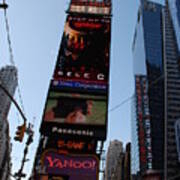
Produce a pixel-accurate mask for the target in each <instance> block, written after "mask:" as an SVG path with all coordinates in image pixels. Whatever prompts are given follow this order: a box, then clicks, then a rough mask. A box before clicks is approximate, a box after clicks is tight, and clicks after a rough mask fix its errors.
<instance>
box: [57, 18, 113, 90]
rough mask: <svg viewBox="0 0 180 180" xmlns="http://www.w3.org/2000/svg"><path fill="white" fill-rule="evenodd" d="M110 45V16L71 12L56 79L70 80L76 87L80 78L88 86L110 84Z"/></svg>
mask: <svg viewBox="0 0 180 180" xmlns="http://www.w3.org/2000/svg"><path fill="white" fill-rule="evenodd" d="M109 46H110V19H109V18H107V19H105V18H95V17H94V18H89V17H81V16H77V15H76V16H71V15H69V16H68V17H67V21H66V24H65V28H64V33H63V37H62V41H61V46H60V51H59V55H58V59H57V64H56V68H55V73H54V80H56V81H57V80H62V81H69V86H70V87H72V86H73V88H76V84H73V82H77V81H78V82H81V83H83V82H84V83H85V84H86V85H87V84H88V83H93V84H98V83H100V85H102V86H104V85H107V82H108V77H109ZM71 84H73V85H71ZM82 86H83V85H82ZM92 86H93V85H92ZM78 88H79V87H78ZM103 88H104V87H103Z"/></svg>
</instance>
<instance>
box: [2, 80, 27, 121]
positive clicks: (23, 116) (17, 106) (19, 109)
mask: <svg viewBox="0 0 180 180" xmlns="http://www.w3.org/2000/svg"><path fill="white" fill-rule="evenodd" d="M0 88H1V89H2V90H3V91H4V92H5V93H6V95H7V96H8V97H9V98H10V99H11V101H12V102H13V103H14V105H15V106H16V108H17V109H18V111H19V113H20V114H21V117H22V118H23V120H24V123H26V122H27V119H26V117H25V115H24V114H23V112H22V110H21V108H20V107H19V105H18V103H17V102H16V101H15V99H14V98H13V96H12V95H11V94H10V93H9V91H8V90H7V89H6V88H5V87H4V86H3V85H2V83H1V82H0Z"/></svg>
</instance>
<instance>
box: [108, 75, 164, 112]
mask: <svg viewBox="0 0 180 180" xmlns="http://www.w3.org/2000/svg"><path fill="white" fill-rule="evenodd" d="M163 77H164V74H162V75H161V76H159V77H158V78H157V79H155V80H154V81H153V82H151V84H150V85H149V88H151V86H153V85H154V84H155V83H157V82H158V81H159V80H161V79H162V78H163ZM133 98H134V95H132V96H130V97H128V98H127V99H125V100H124V101H122V102H120V103H119V104H117V105H116V106H114V107H113V108H111V109H110V110H108V112H111V111H114V110H116V109H119V108H120V107H121V106H122V105H124V104H125V103H127V102H128V101H130V100H131V99H133Z"/></svg>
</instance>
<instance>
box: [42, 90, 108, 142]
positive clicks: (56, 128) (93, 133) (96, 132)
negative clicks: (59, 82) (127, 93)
mask: <svg viewBox="0 0 180 180" xmlns="http://www.w3.org/2000/svg"><path fill="white" fill-rule="evenodd" d="M52 92H57V93H63V92H64V93H67V94H71V93H73V92H67V91H58V90H55V89H54V88H53V89H51V87H50V88H49V91H48V96H47V99H46V103H45V106H44V111H43V118H42V123H41V127H40V132H41V133H42V134H43V135H45V136H53V137H58V136H60V137H62V138H67V139H68V138H70V139H76V136H77V137H78V138H79V137H81V138H82V139H83V140H87V139H96V140H106V136H107V126H108V125H107V123H108V103H109V102H108V100H109V99H108V96H105V95H101V96H104V97H106V98H107V99H106V114H105V122H104V123H105V124H104V125H89V124H88V125H87V124H68V123H57V122H46V121H44V115H45V111H46V107H47V102H48V97H49V96H50V93H52ZM75 93H77V92H75ZM77 94H80V95H82V94H86V95H90V96H97V97H100V95H96V94H89V93H85V92H83V93H77Z"/></svg>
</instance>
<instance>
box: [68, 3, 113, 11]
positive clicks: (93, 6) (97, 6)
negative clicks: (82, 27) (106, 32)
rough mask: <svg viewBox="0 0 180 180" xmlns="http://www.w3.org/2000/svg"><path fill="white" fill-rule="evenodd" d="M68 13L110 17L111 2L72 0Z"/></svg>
mask: <svg viewBox="0 0 180 180" xmlns="http://www.w3.org/2000/svg"><path fill="white" fill-rule="evenodd" d="M68 12H69V13H85V14H93V15H110V14H111V1H110V0H108V1H107V0H106V1H104V0H102V1H87V0H83V1H82V0H72V1H71V4H70V7H69V10H68Z"/></svg>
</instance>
